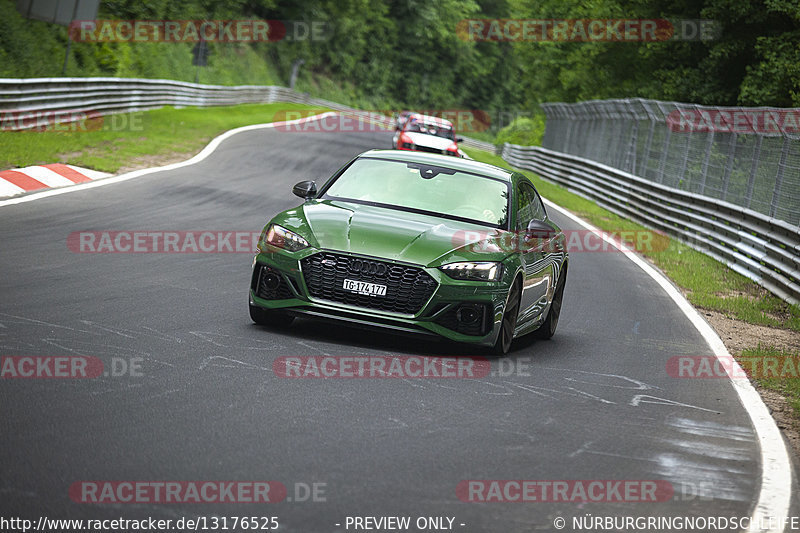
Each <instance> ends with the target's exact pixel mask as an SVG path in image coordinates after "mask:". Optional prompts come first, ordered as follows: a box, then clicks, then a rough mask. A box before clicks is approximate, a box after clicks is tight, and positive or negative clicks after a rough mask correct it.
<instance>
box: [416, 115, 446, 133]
mask: <svg viewBox="0 0 800 533" xmlns="http://www.w3.org/2000/svg"><path fill="white" fill-rule="evenodd" d="M413 119H417V120H421V121H422V122H427V123H433V124H438V125H439V126H446V127H448V128H451V129H452V128H453V123H452V122H450V121H449V120H447V119H444V118H439V117H434V116H433V115H421V114H419V113H411V114H410V115H409V116H408V120H413Z"/></svg>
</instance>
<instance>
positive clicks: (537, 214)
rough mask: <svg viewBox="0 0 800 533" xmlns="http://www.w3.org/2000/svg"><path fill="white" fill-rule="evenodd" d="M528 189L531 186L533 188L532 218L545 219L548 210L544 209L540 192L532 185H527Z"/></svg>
mask: <svg viewBox="0 0 800 533" xmlns="http://www.w3.org/2000/svg"><path fill="white" fill-rule="evenodd" d="M525 188H526V189H527V188H529V189H530V190H531V195H532V196H533V202H532V203H531V210H532V212H533V213H532V215H533V216H532V218H535V219H536V220H544V219H546V218H547V211H545V209H544V204H543V203H542V199H541V198H540V197H539V193H538V192H536V190H534V189H533V188H532V187H529V186H526V187H525Z"/></svg>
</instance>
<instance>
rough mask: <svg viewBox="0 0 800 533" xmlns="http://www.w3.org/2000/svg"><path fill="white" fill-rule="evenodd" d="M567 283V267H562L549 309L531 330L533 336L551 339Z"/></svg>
mask: <svg viewBox="0 0 800 533" xmlns="http://www.w3.org/2000/svg"><path fill="white" fill-rule="evenodd" d="M566 284H567V269H566V267H564V270H563V272H561V276H560V277H559V278H558V285H556V292H555V294H553V301H552V302H551V303H550V310H549V311H547V318H545V319H544V322H542V325H541V326H539V327H538V328H537V329H536V331H534V332H533V336H534V337H536V338H537V339H543V340H546V339H551V338H552V337H553V335H555V334H556V328H557V327H558V319H559V317H560V316H561V304H562V303H563V301H564V287H565V286H566Z"/></svg>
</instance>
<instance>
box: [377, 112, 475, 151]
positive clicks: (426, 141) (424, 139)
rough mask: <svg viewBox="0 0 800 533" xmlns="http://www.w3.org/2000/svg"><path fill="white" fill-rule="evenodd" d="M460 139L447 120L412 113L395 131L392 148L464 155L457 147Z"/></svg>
mask: <svg viewBox="0 0 800 533" xmlns="http://www.w3.org/2000/svg"><path fill="white" fill-rule="evenodd" d="M461 141H462V139H461V138H459V137H456V132H455V129H454V128H453V123H452V122H450V121H449V120H445V119H442V118H438V117H432V116H429V115H420V114H418V113H412V114H410V115H408V117H407V118H406V120H405V123H404V124H403V126H402V128H401V129H398V130H396V131H395V134H394V137H393V138H392V148H394V149H396V150H415V151H417V152H430V153H434V154H443V155H452V156H456V157H465V154H464V152H462V151H461V150H460V149H459V148H458V143H459V142H461Z"/></svg>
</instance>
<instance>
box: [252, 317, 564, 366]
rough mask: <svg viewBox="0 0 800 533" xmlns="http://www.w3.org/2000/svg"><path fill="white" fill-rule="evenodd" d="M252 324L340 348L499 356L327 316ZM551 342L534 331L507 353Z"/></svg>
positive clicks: (486, 350) (477, 348)
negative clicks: (287, 323) (275, 324)
mask: <svg viewBox="0 0 800 533" xmlns="http://www.w3.org/2000/svg"><path fill="white" fill-rule="evenodd" d="M250 327H252V328H254V329H256V330H263V331H265V332H271V333H275V334H279V335H281V336H286V337H289V338H294V339H295V340H296V341H309V342H314V343H323V344H331V345H333V346H336V347H337V348H339V349H341V348H348V347H350V348H354V349H362V350H377V351H381V352H386V353H389V354H398V355H430V356H450V357H457V356H469V357H477V356H482V357H487V358H496V357H498V356H496V355H495V354H494V353H493V352H492V349H491V348H490V347H488V346H476V345H472V344H465V343H457V342H452V341H449V340H446V339H442V338H439V337H435V336H430V337H429V336H424V335H415V334H413V333H408V334H404V333H396V332H393V331H391V330H384V329H380V328H372V327H359V326H353V325H349V324H343V323H339V322H333V321H327V320H317V319H308V318H297V319H295V321H294V323H292V325H291V326H289V327H286V328H281V327H269V326H258V325H256V324H251V325H250ZM549 342H550V341H543V340H539V339H536V338H535V337H534V336H533V335H526V336H524V337H521V338H519V339H516V340H515V341H514V344H512V346H511V351H510V352H509V353H508V354H507V355H506V356H505V357H508V358H514V357H519V356H530V355H531V353H532V351H533V350H534V349H535V348H534V347H535V346H537V345H544V344H547V343H549Z"/></svg>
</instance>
